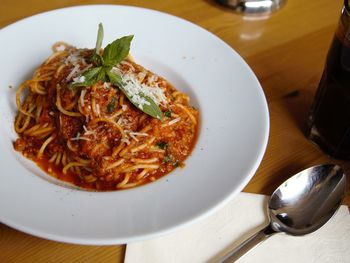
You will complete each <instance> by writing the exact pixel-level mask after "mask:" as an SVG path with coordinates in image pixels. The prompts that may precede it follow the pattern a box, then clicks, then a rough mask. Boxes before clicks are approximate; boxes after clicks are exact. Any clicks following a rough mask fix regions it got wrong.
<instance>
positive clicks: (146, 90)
mask: <svg viewBox="0 0 350 263" xmlns="http://www.w3.org/2000/svg"><path fill="white" fill-rule="evenodd" d="M112 72H114V73H116V74H121V76H122V81H123V82H124V83H125V85H124V89H125V91H126V93H127V95H128V96H129V97H131V98H132V101H133V102H135V103H136V104H138V106H139V108H140V109H143V106H144V105H150V103H149V102H148V101H147V100H145V99H144V98H143V97H141V94H143V95H145V96H147V97H149V98H151V99H152V100H153V101H154V102H155V103H156V104H157V105H160V104H167V102H168V101H167V98H166V96H165V94H164V90H163V89H162V88H160V87H159V86H158V85H155V86H153V87H151V86H149V85H146V84H144V83H141V82H140V81H139V80H138V78H137V76H136V75H135V74H132V73H122V72H120V70H119V69H118V68H117V67H113V68H112Z"/></svg>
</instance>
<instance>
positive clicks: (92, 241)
mask: <svg viewBox="0 0 350 263" xmlns="http://www.w3.org/2000/svg"><path fill="white" fill-rule="evenodd" d="M95 7H96V8H105V7H113V8H119V7H122V8H127V9H138V10H142V11H145V12H155V13H159V14H161V15H166V16H169V17H172V18H175V19H180V20H182V21H183V22H185V23H187V24H189V25H191V26H194V27H196V28H197V29H200V30H202V31H205V33H206V34H210V35H211V36H212V37H214V38H215V39H216V41H220V42H221V44H224V45H225V46H226V47H227V48H229V49H230V50H231V51H232V52H234V53H236V55H238V56H239V58H240V59H241V62H243V64H244V67H245V69H246V70H247V71H249V73H250V75H251V76H252V77H253V78H254V81H255V82H256V84H257V85H258V86H259V89H258V91H259V93H260V97H261V98H262V99H263V100H262V101H261V102H262V103H263V107H264V114H263V115H264V118H265V122H264V123H265V125H264V131H263V136H262V137H263V138H264V140H263V141H261V142H260V149H259V150H257V151H256V154H257V157H256V158H255V159H254V161H253V162H254V165H253V166H251V167H250V169H249V172H247V173H246V175H245V177H244V179H243V180H241V183H240V184H239V186H238V187H236V189H235V190H234V191H232V192H230V193H228V194H227V195H226V196H225V197H223V198H221V201H220V202H218V203H217V204H216V205H214V206H212V207H210V208H209V209H207V210H206V211H205V212H203V213H201V214H200V215H197V216H195V217H194V218H187V221H185V222H183V223H180V224H176V225H174V226H172V227H168V228H167V229H160V230H158V231H155V232H152V233H147V234H144V235H141V236H138V235H136V236H132V237H130V238H128V239H127V240H125V238H123V239H120V238H118V237H116V238H110V239H108V238H107V239H106V238H86V237H85V238H84V239H81V238H78V237H71V236H70V237H67V236H61V235H57V234H56V235H51V234H48V233H42V232H40V231H37V230H36V229H31V228H30V227H29V226H22V225H18V224H16V223H14V222H9V221H7V220H4V219H3V218H1V219H0V222H1V223H4V224H5V225H8V226H10V227H13V228H15V229H17V230H20V231H22V232H24V233H27V234H30V235H34V236H38V237H41V238H44V239H49V240H54V241H58V242H65V243H72V244H85V245H115V244H124V243H126V242H134V241H140V240H145V239H149V238H155V237H158V236H162V235H165V234H169V233H172V232H174V231H176V230H178V229H182V228H184V227H186V226H188V225H192V224H194V223H197V222H199V221H201V220H203V219H204V218H207V217H208V216H210V215H212V214H214V213H215V212H216V211H218V210H219V209H221V208H222V207H224V206H225V205H226V204H227V203H228V202H230V201H231V200H232V199H233V198H234V196H236V195H237V194H238V193H239V192H241V191H242V189H243V188H244V187H245V186H246V185H247V184H248V182H249V181H250V180H251V178H252V177H253V176H254V175H255V172H256V171H257V169H258V167H259V166H260V164H261V161H262V159H263V157H264V154H265V152H266V148H267V144H268V140H269V132H270V118H269V109H268V104H267V100H266V96H265V94H264V90H263V88H262V86H261V84H260V82H259V81H258V79H257V77H256V75H255V73H254V72H253V71H252V69H251V68H250V67H249V65H248V64H247V62H246V61H245V60H244V59H243V58H242V57H241V56H240V55H239V54H238V52H237V51H236V50H235V49H233V48H232V47H231V46H230V45H228V44H227V43H226V42H225V41H223V40H222V39H221V38H219V37H218V36H217V35H216V34H214V33H212V32H210V31H208V30H207V29H205V28H203V27H201V26H199V25H197V24H195V23H193V22H191V21H188V20H186V19H184V18H182V17H178V16H175V15H173V14H169V13H166V12H162V11H158V10H154V9H149V8H144V7H138V6H129V5H113V4H87V5H75V6H69V7H63V8H58V9H53V10H48V11H45V12H40V13H36V14H34V15H31V16H28V17H24V18H22V19H20V20H17V21H14V22H13V23H11V24H8V25H6V26H5V27H3V28H1V29H0V35H1V34H2V32H3V31H5V30H7V29H9V28H12V27H15V26H17V25H18V24H20V23H26V22H27V21H29V20H31V19H33V18H35V17H39V16H42V15H49V14H50V13H51V14H52V13H60V12H64V11H65V10H72V9H77V10H78V9H81V8H95ZM247 170H248V169H247Z"/></svg>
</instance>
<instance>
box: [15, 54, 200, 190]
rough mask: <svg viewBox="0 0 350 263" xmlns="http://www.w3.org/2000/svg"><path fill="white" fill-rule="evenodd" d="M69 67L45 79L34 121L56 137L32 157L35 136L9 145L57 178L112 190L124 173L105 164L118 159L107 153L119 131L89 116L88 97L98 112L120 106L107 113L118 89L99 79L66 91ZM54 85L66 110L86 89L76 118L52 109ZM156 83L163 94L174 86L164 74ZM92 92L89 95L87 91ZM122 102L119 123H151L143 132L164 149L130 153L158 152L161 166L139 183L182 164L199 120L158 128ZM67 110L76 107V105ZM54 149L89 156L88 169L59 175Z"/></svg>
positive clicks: (38, 143)
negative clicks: (49, 127)
mask: <svg viewBox="0 0 350 263" xmlns="http://www.w3.org/2000/svg"><path fill="white" fill-rule="evenodd" d="M87 54H89V52H87ZM133 66H134V68H135V70H136V71H138V70H139V71H141V70H142V67H141V66H139V65H137V64H134V63H133ZM123 67H126V68H122V69H123V70H128V66H123ZM69 72H70V69H66V70H63V71H62V72H61V74H60V75H59V76H58V77H57V78H54V79H52V80H51V81H50V82H49V83H47V84H48V85H47V87H48V95H47V100H45V101H44V103H43V110H42V113H41V116H40V118H39V122H40V123H51V124H53V125H54V127H55V131H54V133H55V135H56V137H55V139H54V140H53V141H52V142H51V143H50V144H48V146H47V148H46V149H45V152H44V154H43V157H42V158H41V159H38V158H36V156H37V153H38V151H39V149H40V147H41V146H42V144H43V142H44V141H45V139H37V138H35V137H31V136H26V135H23V134H22V135H21V137H20V138H19V139H17V140H16V141H15V143H14V148H15V149H16V150H17V151H20V152H22V153H23V154H24V155H25V156H26V157H27V158H30V159H32V160H33V161H35V162H36V163H37V164H38V166H39V167H40V168H41V169H43V170H44V171H46V172H47V173H49V174H50V175H52V176H53V177H56V178H57V179H59V180H62V181H65V182H68V183H71V184H74V185H76V186H78V187H81V188H85V189H91V190H98V191H108V190H116V184H117V183H118V182H121V181H122V180H123V178H124V176H125V174H118V170H115V169H114V170H113V169H109V170H108V169H106V167H107V166H108V165H110V164H111V163H113V162H115V161H116V160H117V159H118V158H117V157H111V155H112V153H113V149H115V148H116V147H117V146H118V145H119V144H120V143H121V139H122V137H121V133H120V131H119V130H118V129H116V128H115V127H114V126H113V124H111V123H107V122H95V121H94V119H96V116H93V115H94V113H93V111H92V109H91V99H92V97H94V99H95V101H96V104H98V105H99V107H100V112H101V115H108V114H113V113H115V112H117V111H118V110H120V109H121V108H120V107H119V108H118V107H117V108H115V109H113V111H112V112H110V111H109V110H108V105H109V103H110V102H111V100H112V98H113V97H114V98H115V99H117V100H118V99H119V98H120V96H121V91H119V90H118V89H116V88H113V87H112V88H105V87H102V86H103V85H104V84H103V83H102V82H101V83H99V84H98V86H101V87H98V88H97V89H95V90H93V89H92V88H91V87H84V88H77V89H76V90H71V89H69V88H68V83H67V82H66V80H65V79H66V76H67V75H68V74H69ZM57 85H60V86H61V96H60V97H61V104H62V107H63V108H65V109H67V107H68V108H69V107H70V105H72V102H73V101H74V100H77V99H79V97H78V96H77V93H79V94H80V92H81V89H86V94H85V97H84V104H85V105H84V107H82V109H81V111H82V112H83V113H84V115H82V116H81V117H72V116H68V115H65V114H63V113H61V112H60V111H59V110H58V109H57V107H56V96H57ZM160 86H166V87H167V92H168V94H166V95H167V97H168V96H169V97H171V92H173V91H174V88H173V87H172V86H171V85H170V84H169V83H167V82H166V81H165V80H163V79H160ZM92 94H93V95H94V96H91V95H92ZM123 104H124V105H126V106H127V107H126V109H123V113H122V117H123V119H125V120H127V121H126V123H125V126H124V128H127V129H128V130H131V131H141V130H142V128H144V127H145V126H147V125H151V126H152V129H151V130H150V131H148V132H147V133H148V134H149V135H154V136H155V137H156V140H155V142H154V144H155V145H158V144H160V145H163V147H162V148H163V150H164V152H163V153H159V152H144V151H140V152H137V153H135V154H133V155H132V156H129V157H130V158H139V159H148V158H154V157H157V158H159V160H160V167H159V168H158V169H156V170H151V171H150V172H149V173H150V174H149V175H148V176H147V177H146V178H145V179H144V180H143V181H142V184H146V183H149V182H151V181H154V180H157V179H159V178H160V177H162V176H164V175H165V174H168V173H169V172H171V171H172V170H174V169H175V168H176V167H178V166H180V167H182V166H184V163H183V162H184V160H185V159H186V158H187V157H188V156H189V154H190V153H191V151H192V149H193V147H194V145H195V141H196V138H197V133H198V126H199V124H198V123H197V125H196V128H195V130H193V125H192V124H191V122H190V120H187V121H186V122H181V125H171V126H169V127H164V128H162V129H161V130H160V128H159V127H160V121H159V120H157V119H154V118H152V117H150V116H147V115H146V116H144V115H145V114H144V113H142V112H141V111H140V110H139V109H137V108H136V107H135V106H134V105H132V104H131V103H130V102H129V101H127V100H124V103H123ZM173 104H174V101H172V102H171V103H170V105H173ZM71 110H74V111H75V112H78V110H77V109H76V108H74V109H71ZM161 110H162V111H163V112H164V111H166V110H167V109H166V108H161ZM172 112H173V113H175V114H180V113H181V110H180V109H178V108H176V107H173V108H172ZM192 113H193V114H194V115H195V116H196V118H197V122H198V112H197V111H196V110H194V109H193V110H192ZM31 122H33V120H31ZM86 131H94V133H93V134H89V135H84V133H85V132H86ZM77 134H81V135H83V136H84V137H85V138H86V139H87V140H74V141H72V138H73V137H75V136H77ZM69 140H70V143H71V146H72V147H73V148H74V149H76V151H71V150H70V149H69V147H68V146H67V142H68V141H69ZM146 140H147V137H139V142H138V144H142V143H143V142H145V141H146ZM57 152H66V153H69V155H70V156H69V157H70V159H71V160H73V161H74V159H75V158H76V157H77V158H81V159H84V160H90V164H89V169H90V170H85V169H84V168H82V167H79V168H77V169H79V170H80V175H79V174H77V173H76V172H75V171H73V170H72V169H69V170H68V171H67V172H66V174H64V173H63V172H62V169H63V165H62V164H61V163H60V164H59V165H55V164H54V162H49V160H50V158H51V157H52V156H53V154H55V153H57ZM127 158H128V157H127ZM89 174H92V175H93V176H94V177H96V178H97V180H95V181H94V182H87V181H86V180H85V179H84V177H85V176H87V175H89ZM138 174H139V171H135V172H132V173H131V174H130V179H129V182H134V181H136V176H137V175H138Z"/></svg>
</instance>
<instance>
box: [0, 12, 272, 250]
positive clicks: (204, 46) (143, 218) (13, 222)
mask: <svg viewBox="0 0 350 263" xmlns="http://www.w3.org/2000/svg"><path fill="white" fill-rule="evenodd" d="M99 22H102V23H103V25H104V28H105V40H104V45H105V44H106V43H109V42H111V41H112V40H114V39H116V38H117V37H120V36H123V35H127V34H134V35H135V38H134V40H133V43H132V47H131V52H132V54H133V56H134V57H135V60H136V61H137V62H138V63H140V64H141V65H143V66H145V67H146V68H149V69H150V70H152V71H154V72H155V73H157V74H159V75H161V76H163V77H165V78H167V79H168V80H169V81H170V82H172V83H173V84H174V85H175V86H176V87H177V88H178V89H179V90H182V91H184V92H187V93H188V94H190V96H191V99H192V103H193V104H194V105H195V106H197V107H198V108H199V110H200V114H201V115H200V118H201V124H200V125H201V127H200V134H199V137H198V141H197V144H196V146H195V149H194V151H193V153H192V155H191V156H190V158H188V160H187V162H186V167H185V168H184V169H177V170H176V171H174V172H172V173H171V174H169V175H167V176H165V177H163V178H162V179H160V180H158V181H156V182H154V183H151V184H148V185H145V186H142V187H138V188H135V189H130V190H125V191H115V192H88V191H80V190H75V189H69V188H67V187H63V186H60V185H58V184H55V183H53V181H52V180H44V179H45V178H46V179H48V176H47V175H45V174H44V173H43V172H42V171H41V170H40V169H38V168H37V167H36V166H35V165H34V164H33V163H32V162H31V161H28V160H26V159H25V158H23V157H22V156H21V155H20V154H19V153H17V152H15V151H14V150H13V141H14V140H15V138H16V134H15V131H14V128H13V121H14V116H15V114H16V107H15V97H14V94H15V90H16V88H15V87H18V85H19V84H20V83H21V82H22V81H23V80H25V79H27V78H29V77H30V76H31V74H32V72H33V70H34V69H35V68H36V67H37V66H38V65H40V64H41V63H42V61H44V59H45V58H46V57H48V56H49V55H50V53H51V45H52V44H53V43H55V42H56V41H65V42H68V43H71V44H73V45H75V46H77V47H90V48H93V47H94V45H95V37H96V30H97V25H98V23H99ZM0 39H1V41H0V57H1V60H2V62H3V63H2V64H1V78H0V87H1V90H0V118H1V119H0V123H1V125H0V156H1V158H0V167H1V172H0V174H1V183H0V221H1V222H3V223H4V224H7V225H9V226H12V227H14V228H16V229H19V230H21V231H24V232H26V233H30V234H33V235H36V236H39V237H43V238H48V239H52V240H56V241H63V242H69V243H80V244H118V243H126V242H130V241H135V240H141V239H146V238H151V237H154V236H156V235H160V234H165V233H168V232H170V231H174V230H176V229H178V228H179V227H183V226H185V225H187V224H188V223H193V222H195V221H196V220H198V219H200V218H203V217H205V216H207V215H209V214H211V213H212V212H214V211H215V210H216V209H218V208H220V207H221V206H223V205H224V204H225V203H226V202H227V201H228V200H229V199H230V198H232V197H233V196H234V195H236V194H237V193H238V192H240V191H241V190H242V189H243V187H244V186H245V185H246V184H247V183H248V181H249V180H250V178H251V177H252V176H253V175H254V173H255V171H256V169H257V168H258V165H259V163H260V161H261V159H262V157H263V154H264V151H265V148H266V144H267V139H268V131H269V118H268V109H267V104H266V100H265V97H264V94H263V91H262V89H261V86H260V84H259V82H258V80H257V79H256V77H255V75H254V73H253V72H252V71H251V70H250V68H249V67H248V66H247V64H246V63H245V62H244V61H243V59H242V58H241V57H240V56H239V55H238V54H237V53H236V52H235V51H234V50H233V49H232V48H230V47H229V46H228V45H227V44H225V43H224V42H223V41H222V40H220V39H219V38H217V37H216V36H214V35H212V34H211V33H209V32H207V31H206V30H204V29H202V28H200V27H198V26H196V25H194V24H192V23H189V22H187V21H185V20H182V19H180V18H177V17H174V16H171V15H167V14H164V13H160V12H156V11H151V10H147V9H142V8H135V7H128V6H108V5H99V6H80V7H73V8H65V9H60V10H55V11H51V12H47V13H43V14H39V15H36V16H32V17H30V18H27V19H24V20H21V21H19V22H17V23H14V24H12V25H10V26H8V27H6V28H3V29H2V30H0ZM9 85H11V86H13V87H14V88H12V89H11V88H9Z"/></svg>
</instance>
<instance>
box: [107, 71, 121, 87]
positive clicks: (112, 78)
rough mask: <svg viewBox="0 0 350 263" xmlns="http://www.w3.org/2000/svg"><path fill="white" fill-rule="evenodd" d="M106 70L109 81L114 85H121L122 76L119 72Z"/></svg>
mask: <svg viewBox="0 0 350 263" xmlns="http://www.w3.org/2000/svg"><path fill="white" fill-rule="evenodd" d="M106 72H107V76H108V77H109V80H110V82H112V83H113V84H114V85H116V86H118V87H120V86H122V85H123V81H122V77H121V76H120V75H119V74H117V73H114V72H112V71H110V70H108V71H106Z"/></svg>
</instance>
